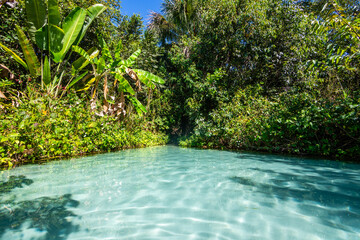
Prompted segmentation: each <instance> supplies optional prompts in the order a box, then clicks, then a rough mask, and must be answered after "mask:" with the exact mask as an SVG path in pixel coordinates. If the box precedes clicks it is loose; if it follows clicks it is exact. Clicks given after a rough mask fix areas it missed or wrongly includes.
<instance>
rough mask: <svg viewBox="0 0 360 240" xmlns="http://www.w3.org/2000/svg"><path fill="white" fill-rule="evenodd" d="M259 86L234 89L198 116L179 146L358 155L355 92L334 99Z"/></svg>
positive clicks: (359, 133)
mask: <svg viewBox="0 0 360 240" xmlns="http://www.w3.org/2000/svg"><path fill="white" fill-rule="evenodd" d="M261 91H262V90H261V88H260V89H256V88H255V89H254V88H252V89H246V90H241V91H238V92H237V94H236V95H235V97H234V98H233V102H232V103H225V104H221V106H220V107H219V109H218V110H216V111H213V112H211V113H210V116H211V118H210V119H209V120H208V121H205V120H204V119H200V120H198V121H197V126H196V128H195V131H194V135H193V136H191V137H190V138H189V139H187V140H185V141H183V142H181V145H183V146H196V147H203V146H207V147H217V148H231V149H246V150H263V151H271V152H280V153H294V154H313V155H323V156H332V157H336V158H340V159H344V158H345V159H349V158H351V159H357V158H358V157H359V156H360V147H359V141H360V139H359V136H360V124H359V123H360V121H359V120H360V114H359V113H360V104H359V103H360V102H359V99H360V98H359V93H355V95H354V96H351V97H350V96H348V97H344V98H341V99H340V98H338V99H334V100H328V99H323V98H321V97H320V96H316V95H312V94H309V93H308V92H304V91H303V92H285V93H282V94H280V95H279V96H275V97H273V98H268V97H264V96H262V94H261Z"/></svg>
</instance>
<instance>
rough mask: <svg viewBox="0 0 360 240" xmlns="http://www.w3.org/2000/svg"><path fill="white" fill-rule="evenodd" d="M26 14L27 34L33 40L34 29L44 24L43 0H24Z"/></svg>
mask: <svg viewBox="0 0 360 240" xmlns="http://www.w3.org/2000/svg"><path fill="white" fill-rule="evenodd" d="M25 10H26V16H27V19H28V24H29V34H30V38H31V40H32V41H33V42H35V41H36V40H35V34H36V31H37V30H38V29H40V28H42V27H43V26H44V25H45V24H46V5H45V1H44V0H25Z"/></svg>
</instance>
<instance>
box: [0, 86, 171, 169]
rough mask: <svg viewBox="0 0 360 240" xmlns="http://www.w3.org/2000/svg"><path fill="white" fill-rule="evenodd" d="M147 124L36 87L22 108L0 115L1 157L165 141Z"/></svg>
mask: <svg viewBox="0 0 360 240" xmlns="http://www.w3.org/2000/svg"><path fill="white" fill-rule="evenodd" d="M144 126H145V122H143V121H140V122H139V123H138V124H137V125H135V126H131V128H129V127H128V126H127V125H126V124H125V123H121V122H119V121H116V120H115V118H113V117H107V116H103V117H100V116H97V115H96V114H95V113H94V112H92V111H91V109H90V106H89V105H88V104H87V103H86V102H84V101H82V99H81V98H79V97H77V96H73V95H71V96H68V97H66V98H64V99H62V100H59V99H58V100H53V99H52V98H51V97H49V96H46V95H45V96H44V95H43V94H40V93H38V92H36V91H34V92H32V95H31V96H29V99H28V100H27V101H23V103H22V104H20V106H19V107H18V108H16V109H13V110H12V111H11V112H8V113H7V114H1V119H0V132H1V135H0V157H1V160H2V161H3V162H4V161H9V159H11V163H13V164H19V163H21V162H24V161H32V162H36V161H37V160H40V159H43V158H59V157H66V156H74V155H83V154H89V153H100V152H107V151H113V150H119V149H124V148H130V147H145V146H150V145H158V144H165V143H166V141H167V138H166V136H165V135H163V134H157V133H152V132H148V131H147V130H146V128H145V127H144Z"/></svg>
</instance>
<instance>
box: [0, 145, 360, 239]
mask: <svg viewBox="0 0 360 240" xmlns="http://www.w3.org/2000/svg"><path fill="white" fill-rule="evenodd" d="M359 173H360V165H355V164H345V163H339V162H331V161H324V160H305V159H299V158H292V157H283V156H272V155H257V154H248V153H237V152H228V151H215V150H197V149H183V148H178V147H174V146H166V147H155V148H147V149H136V150H126V151H122V152H118V153H110V154H103V155H97V156H91V157H86V158H81V159H73V160H69V161H57V162H50V163H48V164H46V165H42V166H37V165H28V166H23V167H20V168H17V169H15V170H12V171H6V172H1V173H0V199H1V200H0V206H1V208H0V239H6V240H11V239H265V240H266V239H269V240H281V239H299V240H300V239H301V240H303V239H324V240H325V239H326V240H329V239H330V240H331V239H334V240H335V239H336V240H337V239H346V240H355V239H356V240H358V239H360V174H359Z"/></svg>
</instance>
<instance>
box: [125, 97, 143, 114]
mask: <svg viewBox="0 0 360 240" xmlns="http://www.w3.org/2000/svg"><path fill="white" fill-rule="evenodd" d="M127 98H128V99H129V100H130V101H131V103H132V104H133V105H134V106H135V110H136V112H137V113H138V114H140V115H141V114H142V113H146V112H147V111H146V108H145V107H144V105H142V103H141V102H140V101H139V100H138V99H137V98H135V97H133V96H127Z"/></svg>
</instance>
